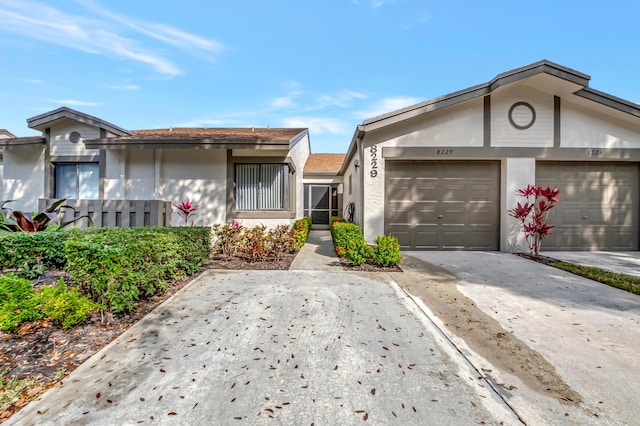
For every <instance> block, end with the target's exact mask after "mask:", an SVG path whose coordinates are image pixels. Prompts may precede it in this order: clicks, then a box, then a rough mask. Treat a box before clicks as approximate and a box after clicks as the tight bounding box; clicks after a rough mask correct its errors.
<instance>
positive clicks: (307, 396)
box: [7, 271, 519, 425]
mask: <svg viewBox="0 0 640 426" xmlns="http://www.w3.org/2000/svg"><path fill="white" fill-rule="evenodd" d="M363 421H368V424H402V425H411V424H413V425H425V424H438V425H445V424H451V425H461V424H480V423H483V424H498V423H500V422H504V423H503V424H517V423H519V422H518V419H517V417H516V415H515V414H514V413H513V412H512V411H510V409H509V407H508V406H507V405H505V404H504V402H503V401H502V400H501V399H500V398H498V396H497V395H496V393H494V392H493V391H492V390H491V389H490V386H489V385H488V383H487V382H486V381H484V380H482V378H481V377H479V375H478V372H477V371H476V370H474V369H473V368H472V367H471V365H470V364H469V363H468V362H467V360H466V359H465V358H464V357H463V356H461V354H460V353H459V352H458V351H457V350H456V348H454V347H453V346H452V345H451V344H450V342H449V341H448V340H447V339H446V338H445V337H444V335H442V334H441V333H440V332H439V330H438V329H437V328H436V327H434V326H433V324H432V323H431V322H430V321H429V319H428V318H427V317H426V316H425V315H424V313H423V312H422V311H421V310H420V309H418V308H417V307H416V304H415V303H414V302H413V301H412V300H411V299H410V298H408V297H407V296H406V295H405V294H404V293H403V292H402V290H401V289H400V288H399V286H398V285H397V284H396V283H395V282H394V280H393V279H391V278H390V276H389V275H388V274H367V273H344V272H338V273H335V272H328V271H233V272H231V271H229V272H225V271H206V272H205V273H203V275H201V276H200V277H199V278H198V279H197V280H195V281H193V282H192V283H190V284H189V285H188V286H186V287H185V288H184V289H183V290H182V291H180V292H179V293H178V294H176V295H175V296H174V297H172V298H171V299H169V300H168V301H167V302H165V303H164V304H163V305H161V306H160V307H159V308H158V309H156V310H155V311H154V312H153V313H151V314H150V315H148V316H147V317H145V318H144V319H143V320H142V321H140V322H139V323H138V324H136V325H135V326H133V327H132V328H131V329H130V330H128V331H127V332H126V333H124V334H123V335H122V336H121V337H120V338H118V339H117V340H115V341H114V342H113V343H112V344H110V345H109V346H107V347H106V348H105V349H103V350H102V351H101V352H99V353H98V354H96V355H95V356H94V357H93V358H91V359H89V360H88V361H87V362H85V364H83V365H82V366H80V367H79V368H78V369H77V370H76V371H74V372H73V373H72V374H71V375H70V376H69V377H68V378H67V379H66V380H65V381H64V385H63V386H62V387H57V388H54V389H51V390H50V391H48V392H47V393H46V394H45V395H43V396H42V397H41V398H40V399H39V400H38V401H34V402H33V403H31V404H30V405H29V406H27V407H26V408H25V409H24V410H23V411H21V412H20V413H17V414H16V415H14V416H13V417H12V418H11V419H10V420H9V421H8V422H7V424H13V425H17V424H20V425H26V424H39V425H41V424H51V425H59V424H117V425H122V424H145V423H147V424H148V423H163V424H164V423H166V424H181V425H182V424H190V425H201V424H202V425H204V424H206V425H209V424H213V425H219V424H296V425H297V424H301V425H303V424H307V425H309V424H315V425H334V424H341V425H344V424H360V423H362V422H363Z"/></svg>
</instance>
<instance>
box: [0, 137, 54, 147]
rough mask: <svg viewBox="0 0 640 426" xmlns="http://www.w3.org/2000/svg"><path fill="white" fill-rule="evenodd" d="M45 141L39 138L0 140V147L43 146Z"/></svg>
mask: <svg viewBox="0 0 640 426" xmlns="http://www.w3.org/2000/svg"><path fill="white" fill-rule="evenodd" d="M45 141H46V140H45V138H43V137H40V136H33V137H25V138H11V139H0V147H6V148H10V147H20V146H32V145H44V143H45Z"/></svg>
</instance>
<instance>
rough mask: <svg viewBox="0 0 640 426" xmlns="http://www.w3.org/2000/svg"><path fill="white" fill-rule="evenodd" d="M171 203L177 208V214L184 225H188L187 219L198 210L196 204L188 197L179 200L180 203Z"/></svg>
mask: <svg viewBox="0 0 640 426" xmlns="http://www.w3.org/2000/svg"><path fill="white" fill-rule="evenodd" d="M171 204H173V207H175V208H176V209H178V214H179V215H180V217H181V218H182V219H183V220H184V224H185V225H189V219H191V218H192V217H193V216H195V215H196V213H195V212H196V210H198V207H199V206H198V205H196V204H192V203H191V200H189V199H188V198H187V199H186V200H182V201H180V204H175V203H171ZM191 226H193V220H191Z"/></svg>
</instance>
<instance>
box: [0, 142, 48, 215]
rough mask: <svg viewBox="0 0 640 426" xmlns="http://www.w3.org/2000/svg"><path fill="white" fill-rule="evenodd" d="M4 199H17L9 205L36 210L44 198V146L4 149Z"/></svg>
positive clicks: (20, 208) (19, 208) (15, 207)
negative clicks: (39, 200)
mask: <svg viewBox="0 0 640 426" xmlns="http://www.w3.org/2000/svg"><path fill="white" fill-rule="evenodd" d="M3 156H4V167H3V177H4V196H3V197H4V199H6V200H15V202H13V203H11V204H10V205H9V206H8V207H10V208H12V209H14V210H23V211H28V212H32V211H36V210H38V199H39V198H44V197H45V193H44V146H36V147H20V148H15V149H5V150H4V154H3Z"/></svg>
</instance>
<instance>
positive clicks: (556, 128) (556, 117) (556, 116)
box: [553, 96, 561, 148]
mask: <svg viewBox="0 0 640 426" xmlns="http://www.w3.org/2000/svg"><path fill="white" fill-rule="evenodd" d="M560 136H561V134H560V96H554V97H553V147H554V148H560Z"/></svg>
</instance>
